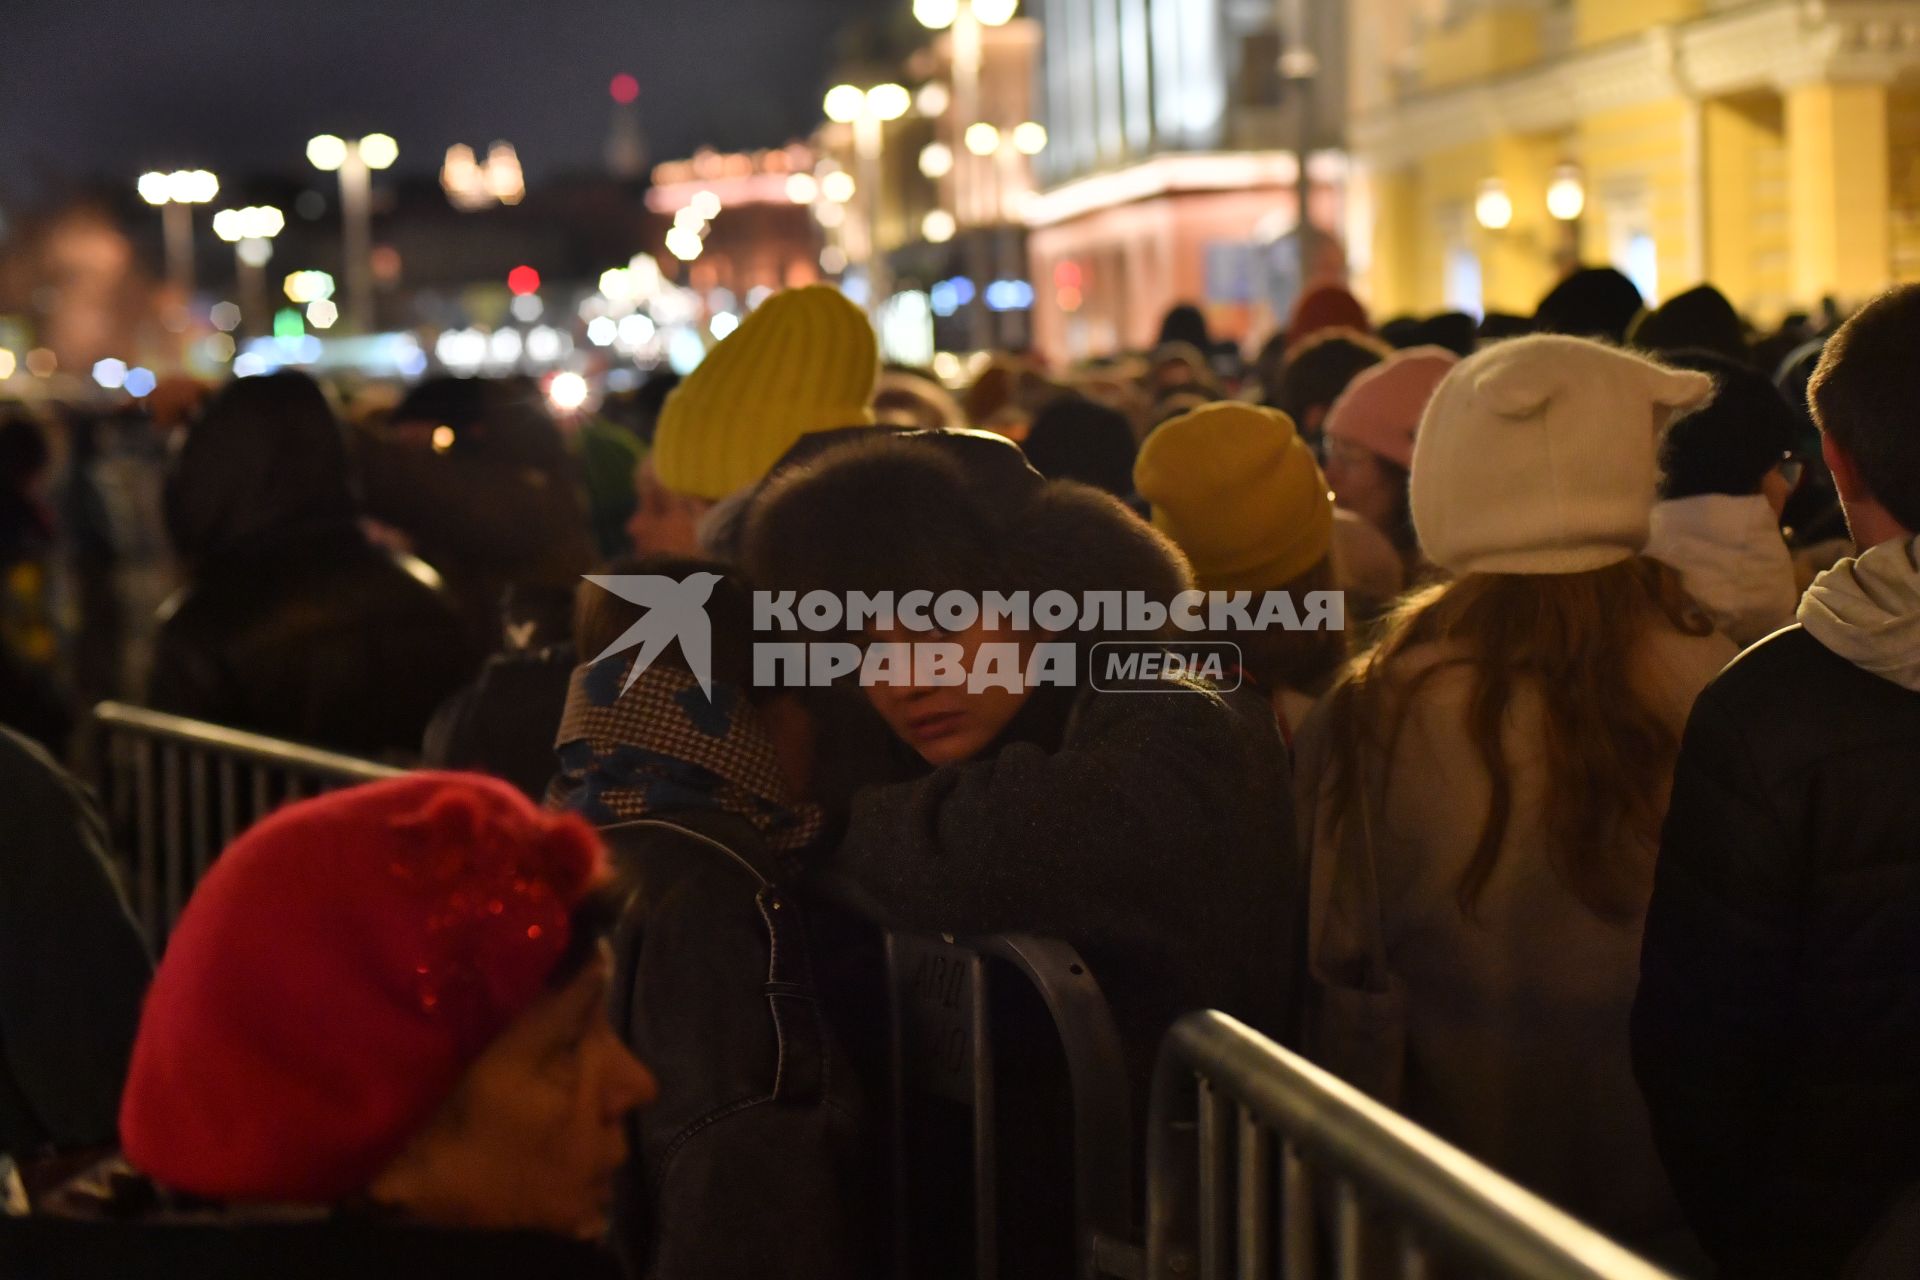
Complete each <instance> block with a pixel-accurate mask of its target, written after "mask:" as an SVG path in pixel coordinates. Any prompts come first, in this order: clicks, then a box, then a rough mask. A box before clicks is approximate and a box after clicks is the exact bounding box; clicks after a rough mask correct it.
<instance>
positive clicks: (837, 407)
mask: <svg viewBox="0 0 1920 1280" xmlns="http://www.w3.org/2000/svg"><path fill="white" fill-rule="evenodd" d="M879 376H880V358H879V349H878V346H877V344H876V342H875V339H874V335H873V326H872V325H870V324H868V323H867V318H866V316H865V315H863V314H862V313H861V311H860V309H859V308H858V307H856V306H854V305H853V303H851V302H849V301H847V299H846V297H845V296H844V295H843V294H841V293H840V291H839V290H837V289H833V288H829V287H828V286H825V285H813V286H810V287H808V288H805V289H793V290H790V291H788V292H786V293H781V294H776V295H774V296H773V297H771V298H769V299H767V300H766V301H765V302H763V303H761V304H760V306H759V308H758V309H756V310H755V311H754V312H753V314H751V315H749V316H748V317H747V318H746V319H745V320H743V321H741V323H740V327H739V328H738V329H735V330H734V331H733V332H732V333H731V334H729V335H728V336H727V338H726V340H725V341H723V342H721V343H720V345H718V346H716V347H715V348H714V349H713V350H712V351H710V352H709V353H708V354H707V358H706V359H705V360H704V361H702V362H701V364H700V367H699V368H697V369H695V370H694V371H693V373H691V374H690V375H688V376H687V378H686V379H685V381H683V382H682V383H681V384H680V385H679V386H678V387H677V388H675V389H674V392H673V394H672V395H671V396H669V397H668V398H667V403H666V407H665V408H664V409H662V410H661V412H660V425H659V428H658V430H657V431H656V432H655V435H654V442H653V455H652V456H653V467H654V472H655V474H657V475H658V476H659V477H660V483H661V484H663V485H665V486H666V487H667V488H669V489H672V490H674V491H676V492H678V493H685V494H691V495H692V496H694V497H697V498H706V499H709V500H717V499H719V498H723V497H725V496H726V495H727V494H729V493H732V492H734V491H735V490H736V489H743V488H745V487H746V486H748V485H750V484H754V483H756V482H757V481H759V480H760V479H761V478H762V477H763V476H765V475H766V474H767V470H768V468H770V467H772V466H773V464H774V463H775V462H776V461H778V460H779V458H780V455H781V454H783V453H785V452H786V451H787V450H788V449H789V448H790V447H791V446H792V445H793V443H794V441H796V440H798V439H799V438H800V437H801V436H803V435H806V434H807V433H808V432H810V431H821V430H825V429H826V428H829V427H851V426H861V425H865V424H870V423H872V422H873V420H874V417H873V393H874V386H875V384H876V382H877V381H878V379H879Z"/></svg>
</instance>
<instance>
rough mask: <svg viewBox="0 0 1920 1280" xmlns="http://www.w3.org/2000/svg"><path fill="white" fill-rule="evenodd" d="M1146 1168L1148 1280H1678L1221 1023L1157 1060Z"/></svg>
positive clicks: (1193, 1032)
mask: <svg viewBox="0 0 1920 1280" xmlns="http://www.w3.org/2000/svg"><path fill="white" fill-rule="evenodd" d="M1147 1152H1148V1154H1147V1160H1148V1168H1149V1172H1148V1177H1149V1182H1148V1206H1149V1207H1148V1225H1147V1274H1148V1276H1149V1277H1151V1278H1152V1280H1173V1278H1175V1277H1183V1278H1190V1277H1196V1276H1197V1277H1198V1280H1225V1278H1226V1277H1229V1276H1233V1277H1237V1278H1238V1280H1266V1278H1267V1277H1274V1276H1278V1277H1282V1278H1283V1280H1307V1278H1308V1277H1318V1276H1322V1275H1333V1276H1337V1277H1339V1278H1340V1280H1359V1278H1360V1277H1369V1278H1371V1277H1375V1276H1396V1277H1403V1278H1404V1280H1416V1278H1419V1280H1426V1278H1427V1277H1432V1276H1434V1275H1437V1274H1442V1273H1443V1272H1444V1271H1445V1270H1446V1269H1447V1268H1450V1267H1458V1266H1465V1267H1467V1268H1470V1269H1471V1270H1472V1273H1473V1274H1477V1275H1484V1276H1489V1277H1492V1278H1493V1280H1670V1277H1668V1276H1667V1273H1666V1272H1664V1271H1661V1270H1660V1269H1658V1268H1657V1267H1654V1266H1653V1265H1652V1264H1650V1263H1648V1262H1646V1261H1645V1260H1643V1259H1641V1258H1639V1257H1637V1256H1635V1255H1634V1254H1632V1253H1629V1252H1628V1251H1627V1250H1625V1249H1623V1248H1621V1247H1620V1246H1619V1245H1617V1244H1615V1243H1613V1242H1612V1241H1611V1240H1608V1239H1607V1238H1606V1237H1604V1236H1602V1235H1600V1234H1599V1233H1598V1232H1596V1231H1594V1230H1592V1229H1591V1228H1589V1227H1586V1226H1583V1225H1581V1224H1580V1223H1578V1222H1576V1221H1574V1220H1573V1219H1572V1218H1570V1217H1568V1216H1567V1215H1566V1214H1565V1213H1562V1212H1561V1211H1560V1210H1558V1209H1556V1208H1554V1207H1553V1206H1551V1205H1549V1204H1547V1203H1546V1202H1545V1201H1544V1200H1541V1199H1540V1198H1539V1197H1537V1196H1535V1195H1533V1194H1532V1193H1530V1192H1528V1191H1526V1190H1524V1189H1522V1188H1521V1187H1519V1186H1516V1185H1515V1184H1514V1183H1512V1182H1509V1181H1508V1180H1507V1179H1506V1178H1503V1177H1501V1176H1500V1175H1499V1174H1497V1173H1495V1172H1494V1171H1493V1170H1491V1169H1489V1168H1487V1167H1486V1166H1485V1165H1483V1164H1481V1163H1480V1162H1479V1161H1477V1160H1475V1159H1473V1158H1472V1157H1471V1156H1468V1155H1466V1154H1465V1153H1464V1152H1462V1151H1460V1150H1458V1149H1457V1148H1455V1147H1452V1146H1450V1145H1448V1144H1447V1143H1446V1142H1443V1141H1441V1140H1440V1139H1439V1138H1437V1137H1435V1136H1434V1135H1433V1134H1431V1133H1428V1132H1427V1131H1426V1130H1425V1129H1422V1128H1420V1127H1419V1126H1418V1125H1416V1124H1414V1123H1413V1122H1412V1121H1410V1120H1408V1119H1406V1118H1405V1117H1404V1116H1401V1115H1399V1114H1397V1113H1396V1112H1394V1111H1391V1110H1389V1109H1388V1108H1387V1107H1384V1106H1382V1105H1381V1104H1379V1103H1378V1102H1375V1101H1374V1100H1373V1099H1371V1098H1369V1097H1367V1096H1366V1095H1365V1094H1363V1093H1361V1092H1360V1091H1359V1090H1358V1089H1355V1088H1353V1087H1352V1086H1351V1085H1348V1084H1347V1083H1345V1082H1344V1081H1342V1080H1340V1079H1338V1078H1336V1077H1334V1076H1332V1075H1330V1074H1328V1073H1327V1072H1325V1071H1323V1070H1321V1069H1320V1068H1318V1067H1316V1066H1314V1065H1313V1064H1312V1063H1310V1062H1307V1061H1306V1060H1305V1059H1303V1058H1301V1057H1299V1056H1297V1055H1295V1054H1292V1053H1289V1052H1288V1051H1287V1050H1285V1049H1283V1048H1281V1047H1280V1046H1279V1045H1277V1044H1275V1043H1273V1042H1272V1041H1271V1040H1268V1039H1267V1038H1266V1037H1264V1036H1261V1035H1259V1034H1258V1033H1256V1032H1254V1031H1251V1030H1249V1029H1248V1028H1247V1027H1246V1026H1244V1025H1242V1024H1241V1023H1239V1022H1236V1021H1234V1020H1233V1019H1232V1018H1229V1017H1227V1016H1226V1015H1225V1014H1221V1013H1197V1014H1193V1015H1191V1016H1189V1017H1187V1018H1184V1019H1182V1020H1181V1021H1180V1022H1179V1023H1178V1024H1177V1025H1176V1026H1175V1027H1174V1029H1173V1031H1172V1032H1171V1034H1170V1035H1169V1036H1168V1038H1167V1041H1166V1043H1165V1045H1164V1046H1163V1047H1162V1049H1161V1055H1160V1065H1159V1069H1158V1071H1157V1072H1156V1073H1155V1077H1154V1100H1153V1113H1152V1121H1151V1131H1150V1132H1149V1134H1148V1148H1147Z"/></svg>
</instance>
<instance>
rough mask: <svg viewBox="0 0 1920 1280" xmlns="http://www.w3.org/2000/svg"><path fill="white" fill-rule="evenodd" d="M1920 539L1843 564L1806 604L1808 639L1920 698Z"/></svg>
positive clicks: (1886, 545)
mask: <svg viewBox="0 0 1920 1280" xmlns="http://www.w3.org/2000/svg"><path fill="white" fill-rule="evenodd" d="M1917 547H1920V539H1898V540H1896V541H1893V542H1883V543H1881V544H1880V545H1879V546H1877V547H1872V548H1870V549H1868V550H1867V551H1865V552H1863V553H1862V554H1861V555H1859V556H1858V557H1856V558H1855V559H1852V560H1842V561H1841V562H1840V563H1839V564H1837V565H1835V566H1834V567H1833V568H1831V569H1829V570H1827V571H1826V572H1825V573H1823V574H1821V575H1820V576H1819V577H1817V578H1815V579H1814V580H1813V586H1811V587H1810V588H1808V590H1807V597H1806V599H1804V600H1802V601H1801V602H1800V624H1801V625H1802V626H1804V627H1805V628H1806V629H1807V634H1808V635H1810V636H1812V637H1813V638H1814V639H1815V640H1818V641H1819V642H1820V643H1821V644H1822V645H1824V646H1826V647H1827V648H1828V649H1830V650H1832V651H1833V652H1834V653H1837V654H1839V655H1840V656H1841V657H1843V658H1845V659H1846V660H1847V661H1848V662H1851V663H1852V664H1853V665H1854V666H1856V667H1859V668H1860V669H1861V670H1862V671H1871V672H1872V673H1873V674H1874V675H1877V676H1880V677H1883V678H1884V679H1887V680H1891V681H1893V682H1894V683H1895V684H1897V685H1899V686H1900V687H1901V688H1903V689H1911V690H1913V691H1914V692H1915V693H1920V563H1916V561H1915V551H1916V548H1917Z"/></svg>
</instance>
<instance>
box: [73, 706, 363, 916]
mask: <svg viewBox="0 0 1920 1280" xmlns="http://www.w3.org/2000/svg"><path fill="white" fill-rule="evenodd" d="M93 720H94V724H95V725H96V726H97V728H98V731H99V733H100V735H101V738H102V741H101V742H100V743H99V744H98V751H99V755H98V759H99V761H100V766H99V768H100V773H101V777H100V778H99V784H100V790H101V793H102V800H103V802H104V803H105V805H106V811H107V815H108V820H109V821H110V822H111V823H112V824H113V827H114V835H115V840H114V846H115V848H117V849H118V850H119V851H120V853H121V856H122V858H123V859H124V865H125V871H126V880H127V890H128V896H129V898H130V899H131V900H132V903H133V910H134V918H135V919H136V920H138V921H139V922H140V925H141V926H142V928H144V929H145V930H146V933H147V938H148V940H149V941H150V942H151V943H152V944H153V946H154V947H155V949H156V950H157V949H158V948H159V947H160V946H161V945H162V944H163V943H164V942H165V940H166V937H167V934H168V933H169V932H170V931H171V930H172V928H173V925H174V922H175V921H176V920H178V919H179V917H180V911H181V909H182V908H183V907H185V905H186V901H187V895H188V894H190V893H192V891H193V887H194V885H196V884H198V883H199V881H200V877H201V876H203V875H205V874H206V871H207V868H208V867H209V866H211V865H212V863H213V860H214V858H215V857H216V856H218V854H219V852H220V850H221V849H222V848H224V847H225V846H226V845H227V843H228V842H229V841H231V840H232V839H233V838H234V837H235V836H237V835H239V834H240V833H241V832H242V831H245V830H246V829H247V828H248V827H250V826H252V825H253V824H254V823H255V822H257V821H259V820H260V819H261V818H264V817H266V816H267V814H269V813H271V812H272V811H273V810H274V809H276V808H278V807H280V806H281V805H283V804H286V803H287V802H288V801H291V800H299V799H304V798H305V797H307V796H313V795H318V794H320V793H321V792H323V791H331V790H334V789H335V788H338V787H342V786H351V785H353V784H354V783H357V782H371V781H374V780H376V779H379V778H388V777H392V776H393V775H395V774H396V773H399V772H400V770H398V769H393V768H389V767H388V766H386V765H381V764H375V763H374V762H373V761H371V760H360V759H356V758H354V757H352V756H344V755H338V754H336V753H334V752H331V751H322V750H320V749H318V748H316V747H305V746H301V745H299V744H297V743H291V742H282V741H280V740H279V739H277V738H268V737H264V736H262V735H260V734H257V733H247V732H244V731H242V730H239V729H229V728H225V727H224V726H221V725H213V724H206V723H204V722H202V721H199V720H188V719H185V718H184V717H181V716H173V715H166V714H163V713H161V712H158V711H149V710H147V709H146V708H144V707H131V706H127V705H125V704H123V703H118V702H103V703H101V704H100V705H99V706H97V707H95V708H94V710H93Z"/></svg>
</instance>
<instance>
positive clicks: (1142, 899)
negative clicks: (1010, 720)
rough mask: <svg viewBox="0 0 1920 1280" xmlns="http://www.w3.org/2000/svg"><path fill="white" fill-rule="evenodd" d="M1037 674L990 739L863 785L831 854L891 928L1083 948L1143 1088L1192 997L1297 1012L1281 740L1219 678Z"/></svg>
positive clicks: (1275, 1012) (1254, 1011)
mask: <svg viewBox="0 0 1920 1280" xmlns="http://www.w3.org/2000/svg"><path fill="white" fill-rule="evenodd" d="M1061 692H1063V691H1059V690H1048V689H1041V690H1037V691H1036V692H1035V694H1034V695H1033V698H1032V700H1030V702H1029V707H1028V709H1027V710H1024V711H1023V712H1022V715H1021V716H1020V717H1019V718H1018V719H1017V720H1016V722H1015V730H1014V732H1012V733H1011V734H1010V735H1008V738H1007V739H1006V740H1004V745H1002V746H1001V747H1000V748H999V749H998V750H997V751H990V752H987V753H983V754H982V756H981V757H980V758H978V759H976V760H973V761H969V762H967V763H964V764H957V765H948V766H946V767H943V768H939V769H935V770H934V771H932V772H931V773H929V774H927V775H926V776H925V777H922V778H920V779H918V780H916V781H911V782H903V783H897V784H894V785H890V786H880V787H872V788H869V789H867V790H865V791H863V792H861V793H860V794H859V795H857V796H856V798H855V800H854V804H853V809H852V815H851V819H850V821H849V824H848V829H847V833H846V837H845V839H844V841H843V843H842V844H841V845H840V848H839V850H838V852H837V854H836V855H835V858H834V860H833V865H834V868H835V870H836V871H838V872H839V873H840V874H841V875H843V876H845V877H847V878H848V879H850V880H852V881H853V882H854V883H855V884H856V885H857V886H858V887H859V888H861V889H862V890H864V891H865V892H866V893H867V894H869V895H870V896H871V897H872V898H873V899H874V900H875V901H876V902H877V903H879V904H880V906H881V907H882V908H883V909H884V910H885V912H886V913H887V916H888V919H889V922H890V923H891V924H893V925H894V926H895V927H896V928H900V929H904V930H909V931H917V932H926V933H942V932H946V933H957V934H991V933H1031V934H1038V935H1041V936H1043V937H1050V938H1056V939H1059V940H1060V941H1063V942H1066V943H1067V944H1069V945H1070V946H1072V947H1074V948H1075V949H1076V950H1078V951H1079V952H1080V954H1081V955H1082V956H1083V957H1084V958H1085V959H1086V961H1087V963H1088V965H1089V966H1090V967H1091V969H1092V971H1093V974H1094V977H1095V978H1097V979H1098V980H1099V982H1100V986H1101V989H1102V991H1103V992H1104V993H1105V995H1106V997H1107V999H1108V1001H1109V1002H1110V1003H1111V1005H1112V1006H1113V1012H1114V1018H1115V1021H1116V1022H1117V1023H1118V1025H1119V1029H1120V1035H1121V1039H1122V1041H1123V1042H1124V1046H1125V1048H1126V1051H1127V1056H1128V1061H1129V1067H1130V1069H1131V1071H1132V1074H1133V1078H1134V1081H1135V1086H1136V1090H1137V1091H1138V1092H1139V1096H1140V1097H1142V1098H1144V1090H1145V1085H1146V1081H1147V1079H1148V1077H1149V1074H1150V1072H1151V1069H1152V1065H1153V1060H1154V1054H1155V1052H1156V1050H1157V1049H1158V1046H1159V1043H1160V1040H1161V1038H1162V1037H1163V1036H1164V1035H1165V1033H1166V1031H1167V1029H1168V1028H1169V1027H1170V1026H1171V1025H1172V1024H1173V1022H1174V1020H1175V1019H1177V1018H1178V1017H1180V1016H1181V1015H1182V1014H1185V1013H1188V1012H1191V1011H1193V1010H1196V1009H1220V1010H1224V1011H1225V1012H1227V1013H1230V1014H1232V1015H1233V1016H1235V1017H1237V1018H1240V1019H1241V1020H1243V1021H1245V1022H1247V1023H1249V1024H1251V1025H1252V1026H1254V1027H1256V1028H1258V1029H1259V1030H1262V1031H1265V1032H1267V1033H1269V1034H1272V1035H1276V1036H1277V1035H1282V1034H1284V1033H1285V1031H1286V1030H1287V1029H1288V1023H1289V1020H1290V1015H1291V1011H1292V1007H1293V997H1294V991H1295V984H1296V982H1297V978H1298V972H1299V968H1300V964H1299V955H1298V948H1297V945H1296V942H1297V918H1298V916H1299V913H1300V909H1301V908H1300V903H1301V896H1300V889H1299V884H1300V871H1299V866H1298V862H1297V859H1296V856H1295V852H1294V835H1293V811H1292V798H1291V792H1290V790H1289V782H1288V777H1287V762H1286V753H1285V749H1284V747H1283V746H1282V744H1281V742H1280V738H1279V733H1278V731H1277V729H1276V728H1275V727H1274V726H1273V724H1272V722H1271V720H1270V719H1269V720H1268V721H1267V722H1266V723H1265V724H1264V725H1261V724H1257V723H1256V722H1254V721H1252V720H1249V719H1248V718H1246V717H1243V716H1241V715H1239V714H1237V713H1236V712H1234V711H1233V710H1231V709H1230V708H1229V707H1228V706H1227V705H1226V704H1225V703H1224V702H1222V701H1221V699H1220V698H1219V697H1218V696H1217V695H1215V694H1214V693H1212V692H1211V691H1208V690H1205V689H1202V688H1200V687H1198V686H1193V685H1172V684H1169V685H1163V686H1160V687H1158V688H1155V689H1153V690H1151V691H1138V692H1111V693H1100V692H1093V691H1086V692H1083V693H1081V694H1080V695H1079V696H1078V697H1074V698H1072V699H1071V704H1070V707H1069V709H1068V711H1067V714H1066V716H1065V719H1064V723H1057V724H1047V723H1046V722H1045V721H1046V708H1047V704H1048V703H1049V702H1050V701H1052V699H1053V698H1054V697H1056V696H1057V695H1058V694H1060V693H1061Z"/></svg>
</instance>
